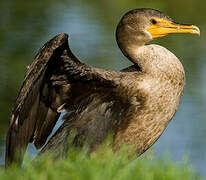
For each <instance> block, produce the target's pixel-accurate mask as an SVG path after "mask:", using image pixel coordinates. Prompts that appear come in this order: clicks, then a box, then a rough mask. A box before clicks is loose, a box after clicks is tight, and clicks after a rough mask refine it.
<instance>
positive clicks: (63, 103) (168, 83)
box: [6, 8, 200, 167]
mask: <svg viewBox="0 0 206 180" xmlns="http://www.w3.org/2000/svg"><path fill="white" fill-rule="evenodd" d="M170 33H191V34H200V31H199V28H198V27H197V26H194V25H185V24H179V23H175V22H174V21H173V20H172V19H171V18H169V17H168V16H167V15H165V14H163V13H162V12H160V11H157V10H154V9H146V8H142V9H134V10H131V11H129V12H127V13H126V14H125V15H124V16H123V17H122V19H121V21H120V22H119V24H118V26H117V30H116V40H117V44H118V46H119V48H120V49H121V51H122V53H123V54H124V55H125V56H126V57H127V58H128V59H129V60H130V61H131V62H132V63H133V65H132V66H130V67H128V68H126V69H123V70H122V71H120V72H116V71H109V70H103V69H99V68H94V67H90V66H88V65H86V64H84V63H82V62H81V61H80V60H78V59H77V58H76V57H75V56H74V55H73V53H72V52H71V50H70V48H69V45H68V40H67V39H68V35H67V34H59V35H57V36H55V37H54V38H53V39H51V40H50V41H48V42H47V43H46V44H45V45H44V46H43V47H42V48H41V49H40V51H39V52H38V54H37V55H36V57H35V58H34V60H33V62H32V63H31V65H30V66H29V69H28V72H27V73H26V76H25V79H24V82H23V84H22V87H21V90H20V92H19V95H18V98H17V100H16V104H15V107H14V109H13V111H12V114H11V120H10V126H9V130H8V134H7V141H6V167H8V166H9V165H10V164H11V163H12V162H17V163H19V164H21V162H22V160H23V156H24V153H25V150H26V147H27V145H28V143H30V142H33V143H34V145H35V147H36V148H41V147H42V146H44V145H45V142H46V140H47V137H48V136H49V135H50V133H51V131H52V129H53V128H54V126H55V124H56V122H57V120H58V118H59V116H60V114H61V112H63V111H65V112H66V115H65V117H64V122H63V124H62V125H61V127H60V128H59V129H58V130H57V132H56V133H55V134H54V135H53V136H52V137H51V139H50V140H49V141H48V143H47V144H46V145H45V146H44V147H43V149H42V152H45V151H53V152H56V156H57V157H64V156H65V154H66V151H67V149H68V144H67V142H68V137H69V135H70V132H71V131H72V130H74V131H75V132H76V135H75V136H74V137H73V140H72V144H73V146H75V147H82V146H83V145H84V144H85V143H87V144H88V146H89V151H90V152H93V151H94V150H95V148H96V147H97V146H98V145H100V144H101V143H102V142H103V141H104V140H105V138H106V137H107V136H108V134H109V133H110V132H112V134H113V141H112V145H111V146H112V148H113V149H114V150H116V149H118V148H119V146H120V145H121V143H125V144H128V145H132V146H134V148H135V151H136V154H137V155H140V154H142V153H143V152H145V151H146V150H147V149H148V148H149V147H150V146H151V145H152V144H153V143H154V142H155V141H156V140H157V139H158V138H159V136H160V135H161V134H162V132H163V131H164V129H165V128H166V126H167V124H168V123H169V121H170V120H171V119H172V117H173V116H174V114H175V112H176V111H177V108H178V105H179V102H180V99H181V96H182V92H183V89H184V85H185V73H184V69H183V66H182V64H181V62H180V61H179V59H178V58H177V57H176V56H175V55H174V54H172V53H171V52H170V51H169V50H167V49H166V48H164V47H162V46H159V45H154V44H151V45H145V44H146V43H147V42H149V41H151V40H152V39H155V38H159V37H163V36H165V35H167V34H170Z"/></svg>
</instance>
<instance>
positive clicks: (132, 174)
mask: <svg viewBox="0 0 206 180" xmlns="http://www.w3.org/2000/svg"><path fill="white" fill-rule="evenodd" d="M126 154H128V148H125V147H124V148H122V150H121V151H120V152H118V153H115V154H114V153H113V152H112V151H111V150H110V148H108V146H107V145H105V146H102V147H101V148H99V150H98V151H97V152H96V153H95V154H92V155H91V156H88V155H87V153H86V150H85V149H84V150H82V151H78V150H74V149H73V150H70V151H69V152H68V157H67V158H66V159H65V160H60V161H56V162H54V161H53V160H52V158H51V157H41V158H39V159H38V161H33V162H27V163H26V168H18V167H15V166H13V167H12V168H11V169H9V170H8V171H6V172H5V171H4V170H3V169H2V168H1V169H0V179H2V180H10V179H11V180H14V179H15V180H26V179H29V180H37V179H38V180H57V179H60V180H64V179H65V180H133V179H135V180H136V179H137V180H199V179H202V178H201V177H200V176H199V175H198V174H197V173H195V172H194V171H193V170H192V169H191V167H190V166H189V165H188V163H187V162H185V161H184V160H183V161H181V162H179V163H174V162H173V161H171V160H170V159H169V158H167V157H163V158H158V159H157V158H154V157H143V158H138V159H136V158H135V156H133V155H130V156H128V155H126Z"/></svg>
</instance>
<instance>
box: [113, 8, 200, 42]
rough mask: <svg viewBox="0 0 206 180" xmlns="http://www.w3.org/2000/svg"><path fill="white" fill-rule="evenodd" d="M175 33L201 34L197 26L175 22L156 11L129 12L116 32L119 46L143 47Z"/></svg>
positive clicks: (137, 10) (139, 10) (143, 9)
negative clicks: (156, 39)
mask: <svg viewBox="0 0 206 180" xmlns="http://www.w3.org/2000/svg"><path fill="white" fill-rule="evenodd" d="M173 33H190V34H198V35H199V34H200V30H199V28H198V27H197V26H194V25H187V24H180V23H176V22H174V21H173V20H172V19H171V18H170V17H168V16H167V15H165V14H164V13H162V12H160V11H157V10H154V9H146V8H142V9H134V10H131V11H129V12H127V13H126V14H125V15H124V16H123V17H122V19H121V21H120V22H119V24H118V26H117V30H116V37H117V41H118V44H119V45H120V46H121V44H122V45H123V44H127V46H132V45H140V46H141V45H143V44H145V43H146V42H148V41H150V40H152V39H155V38H159V37H163V36H166V35H168V34H173Z"/></svg>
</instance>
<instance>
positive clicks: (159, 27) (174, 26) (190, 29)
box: [146, 18, 200, 39]
mask: <svg viewBox="0 0 206 180" xmlns="http://www.w3.org/2000/svg"><path fill="white" fill-rule="evenodd" d="M153 20H154V21H155V24H152V25H151V26H149V27H148V28H147V29H146V30H147V31H148V32H149V33H150V34H151V35H152V38H153V39H155V38H159V37H163V36H166V35H168V34H174V33H189V34H198V35H200V30H199V28H198V27H197V26H194V25H185V24H178V23H174V22H172V21H168V20H165V19H160V18H153Z"/></svg>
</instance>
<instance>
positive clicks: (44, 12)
mask: <svg viewBox="0 0 206 180" xmlns="http://www.w3.org/2000/svg"><path fill="white" fill-rule="evenodd" d="M140 7H150V8H154V9H158V10H160V11H163V12H165V13H166V14H168V15H169V16H170V17H172V18H173V19H174V20H175V21H177V22H181V23H192V24H195V25H198V26H199V27H200V30H201V36H200V37H198V36H194V35H169V36H167V37H164V38H162V39H158V40H155V41H153V42H152V43H157V44H160V45H162V46H164V47H166V48H168V49H169V50H170V51H172V52H173V53H174V54H175V55H176V56H177V57H178V58H179V59H180V60H181V61H182V63H183V65H184V68H185V71H186V77H187V82H186V88H185V91H184V96H183V99H182V102H181V105H180V107H179V109H178V112H177V113H176V115H175V117H174V118H173V120H172V121H171V122H170V124H169V125H168V127H167V129H166V130H165V132H164V133H163V135H162V136H161V137H160V139H159V140H158V141H157V143H156V144H155V145H154V146H153V147H152V148H153V150H154V151H155V152H156V153H155V154H156V155H157V156H161V155H162V154H164V153H165V152H169V154H170V156H171V158H172V159H173V160H175V161H179V160H181V159H182V158H183V157H184V156H185V155H187V156H188V157H189V162H190V164H191V165H192V167H193V168H195V169H196V170H197V171H198V172H199V173H201V174H203V175H204V176H206V141H205V138H206V116H205V115H206V60H205V57H206V50H205V49H206V36H205V29H206V21H205V14H206V13H205V7H206V1H203V0H181V1H180V0H167V1H164V0H155V1H154V0H147V1H145V0H138V1H137V0H104V1H101V0H100V1H95V0H87V1H83V0H73V1H69V0H62V1H57V0H42V1H26V0H1V1H0V9H1V11H0V164H3V163H4V154H5V146H4V144H5V136H6V132H7V128H8V124H9V115H10V112H11V110H12V106H13V104H14V102H15V99H16V96H17V94H18V90H19V88H20V86H21V83H22V80H23V77H24V74H25V72H26V66H27V65H29V63H30V62H31V60H32V58H33V57H34V55H35V53H36V52H37V50H38V49H39V48H40V47H41V46H42V44H43V43H45V42H46V41H47V40H48V39H50V38H52V37H53V36H54V35H56V34H58V33H61V32H65V33H68V34H69V36H70V38H69V41H70V46H71V49H72V51H73V52H74V54H75V55H76V56H77V57H79V58H80V59H81V60H82V61H84V62H85V63H88V64H89V65H92V66H96V67H99V68H106V69H112V70H120V69H122V68H124V67H126V66H128V65H130V62H129V61H127V59H126V58H125V57H124V56H123V55H122V54H121V52H120V50H119V49H118V47H117V45H116V41H115V36H114V33H115V28H116V25H117V23H118V21H119V20H120V17H121V16H122V15H123V14H124V13H125V12H127V11H128V10H130V9H134V8H140ZM31 152H33V150H31Z"/></svg>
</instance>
